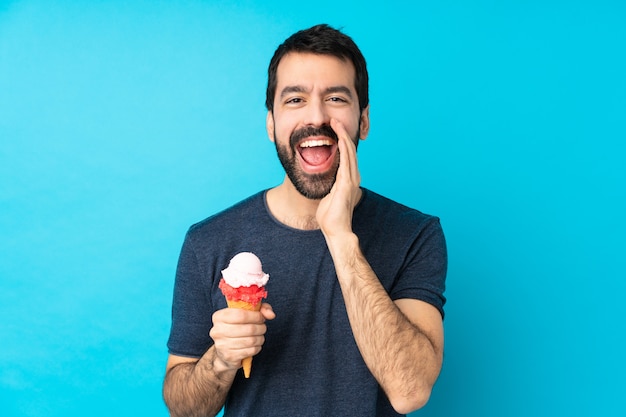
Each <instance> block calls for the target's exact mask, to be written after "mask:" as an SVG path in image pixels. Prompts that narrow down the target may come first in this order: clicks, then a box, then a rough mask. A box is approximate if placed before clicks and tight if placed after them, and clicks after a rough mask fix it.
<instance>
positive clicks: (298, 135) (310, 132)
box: [289, 125, 339, 148]
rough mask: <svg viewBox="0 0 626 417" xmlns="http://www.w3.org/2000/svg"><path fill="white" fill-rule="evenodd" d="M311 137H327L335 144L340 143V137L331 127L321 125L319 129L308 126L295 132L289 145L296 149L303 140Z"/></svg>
mask: <svg viewBox="0 0 626 417" xmlns="http://www.w3.org/2000/svg"><path fill="white" fill-rule="evenodd" d="M311 136H326V137H329V138H331V139H333V140H334V141H335V142H339V137H338V136H337V134H336V133H335V131H334V130H333V128H332V127H330V125H321V126H319V127H315V126H306V127H303V128H301V129H298V130H294V132H293V133H292V134H291V136H290V137H289V144H290V145H291V147H292V148H295V147H296V145H297V144H298V143H300V142H301V141H302V140H303V139H306V138H308V137H311Z"/></svg>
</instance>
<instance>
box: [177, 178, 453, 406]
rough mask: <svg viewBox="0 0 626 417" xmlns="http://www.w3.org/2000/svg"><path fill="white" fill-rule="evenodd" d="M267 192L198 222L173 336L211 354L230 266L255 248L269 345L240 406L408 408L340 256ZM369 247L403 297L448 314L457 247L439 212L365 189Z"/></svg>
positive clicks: (359, 214) (359, 230)
mask: <svg viewBox="0 0 626 417" xmlns="http://www.w3.org/2000/svg"><path fill="white" fill-rule="evenodd" d="M265 193H266V192H260V193H257V194H255V195H253V196H251V197H249V198H248V199H246V200H244V201H242V202H240V203H238V204H236V205H234V206H233V207H231V208H229V209H227V210H225V211H223V212H221V213H218V214H216V215H214V216H211V217H209V218H207V219H205V220H203V221H202V222H200V223H197V224H195V225H193V226H191V227H190V229H189V230H188V232H187V235H186V237H185V241H184V243H183V247H182V250H181V254H180V258H179V263H178V268H177V272H176V281H175V287H174V300H173V306H172V328H171V333H170V338H169V341H168V348H169V352H170V353H171V354H174V355H179V356H188V357H194V358H199V357H201V356H202V355H203V354H204V353H205V352H206V350H207V349H208V348H209V347H210V346H211V345H212V344H213V341H212V340H211V338H210V337H209V335H208V333H209V330H210V329H211V327H212V321H211V316H212V314H213V312H215V311H216V310H219V309H222V308H225V307H226V300H225V298H224V296H223V295H222V293H221V291H220V290H219V288H218V284H219V281H220V278H221V270H223V269H225V268H226V267H227V266H228V263H229V261H230V259H231V258H232V257H233V256H234V255H236V254H237V253H239V252H253V253H255V254H256V255H257V256H258V257H259V259H260V260H261V262H262V264H263V270H264V272H266V273H268V274H269V275H270V279H269V282H268V283H267V285H266V289H267V292H268V296H267V300H266V301H267V302H268V303H270V304H271V305H272V307H273V309H274V311H275V313H276V318H275V319H274V320H271V321H268V322H267V333H266V335H265V344H264V345H263V348H262V350H261V352H260V353H259V354H258V355H256V356H255V357H254V359H253V362H252V372H251V377H250V378H249V379H245V378H244V377H243V373H242V371H239V372H238V374H237V376H236V378H235V381H234V382H233V385H232V387H231V390H230V392H229V395H228V398H227V400H226V404H225V414H224V415H225V417H230V416H253V415H254V416H289V417H293V416H330V415H335V416H355V417H356V416H358V417H363V416H381V417H382V416H397V415H399V414H397V413H396V412H395V411H394V410H393V408H392V407H391V405H390V403H389V401H388V399H387V397H386V396H385V394H384V392H383V391H382V390H381V389H380V387H379V385H378V383H377V381H376V380H375V379H374V377H373V376H372V374H371V373H370V372H369V370H368V368H367V366H366V365H365V362H364V361H363V359H362V357H361V355H360V353H359V350H358V348H357V345H356V342H355V340H354V336H353V334H352V330H351V327H350V323H349V321H348V316H347V313H346V308H345V304H344V300H343V296H342V293H341V288H340V286H339V282H338V280H337V275H336V272H335V269H334V264H333V261H332V258H331V256H330V253H329V251H328V248H327V246H326V241H325V239H324V236H323V234H322V232H321V231H320V230H299V229H294V228H291V227H289V226H286V225H284V224H282V223H280V222H279V221H278V220H276V219H275V218H274V217H273V216H272V214H271V213H270V211H269V209H268V207H267V203H266V199H265ZM353 230H354V232H355V234H356V235H357V236H358V237H359V243H360V246H361V250H362V251H363V254H364V255H365V258H366V259H367V260H368V262H369V264H370V266H371V267H372V269H373V270H374V272H375V273H376V275H377V277H378V279H379V280H380V282H381V283H382V285H383V287H384V288H385V290H386V291H387V292H388V294H389V296H390V297H391V299H392V300H397V299H401V298H411V299H417V300H422V301H425V302H428V303H430V304H432V305H433V306H435V307H436V308H437V309H438V310H439V311H440V312H441V314H442V316H443V314H444V312H443V306H444V304H445V301H446V300H445V297H444V295H443V293H444V289H445V276H446V270H447V252H446V245H445V239H444V235H443V231H442V229H441V226H440V223H439V219H438V218H436V217H433V216H429V215H426V214H423V213H421V212H419V211H417V210H414V209H411V208H409V207H406V206H403V205H401V204H398V203H396V202H393V201H392V200H389V199H387V198H385V197H382V196H380V195H378V194H376V193H374V192H372V191H369V190H367V189H365V188H364V189H363V196H362V198H361V201H360V202H359V204H358V205H357V206H356V208H355V210H354V215H353Z"/></svg>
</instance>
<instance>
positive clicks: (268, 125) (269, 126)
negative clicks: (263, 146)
mask: <svg viewBox="0 0 626 417" xmlns="http://www.w3.org/2000/svg"><path fill="white" fill-rule="evenodd" d="M265 129H266V130H267V137H268V138H270V140H271V141H272V142H274V115H273V114H272V112H271V111H268V112H267V118H266V119H265Z"/></svg>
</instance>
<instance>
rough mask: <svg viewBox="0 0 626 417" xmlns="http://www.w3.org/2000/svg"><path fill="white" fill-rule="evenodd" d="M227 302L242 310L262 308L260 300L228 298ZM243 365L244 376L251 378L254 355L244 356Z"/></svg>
mask: <svg viewBox="0 0 626 417" xmlns="http://www.w3.org/2000/svg"><path fill="white" fill-rule="evenodd" d="M226 303H227V304H228V307H229V308H240V309H242V310H249V311H259V310H260V309H261V302H260V301H259V302H258V303H256V304H252V303H248V302H247V301H240V300H229V299H228V298H227V299H226ZM241 365H242V366H243V376H245V377H246V378H250V371H251V370H252V356H250V357H247V358H244V359H243V360H242V361H241Z"/></svg>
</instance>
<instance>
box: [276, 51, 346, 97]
mask: <svg viewBox="0 0 626 417" xmlns="http://www.w3.org/2000/svg"><path fill="white" fill-rule="evenodd" d="M355 77H356V71H355V69H354V65H352V62H351V61H350V60H349V59H340V58H338V57H336V56H333V55H319V54H313V53H299V52H290V53H288V54H286V55H285V56H284V57H283V58H282V59H281V60H280V63H279V64H278V68H277V70H276V81H277V83H276V86H277V89H276V90H277V91H276V92H277V93H280V90H281V89H283V88H284V87H285V86H292V85H301V86H308V87H315V86H318V85H319V86H320V87H328V86H338V85H343V86H346V87H348V88H350V89H351V90H354V89H355Z"/></svg>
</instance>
